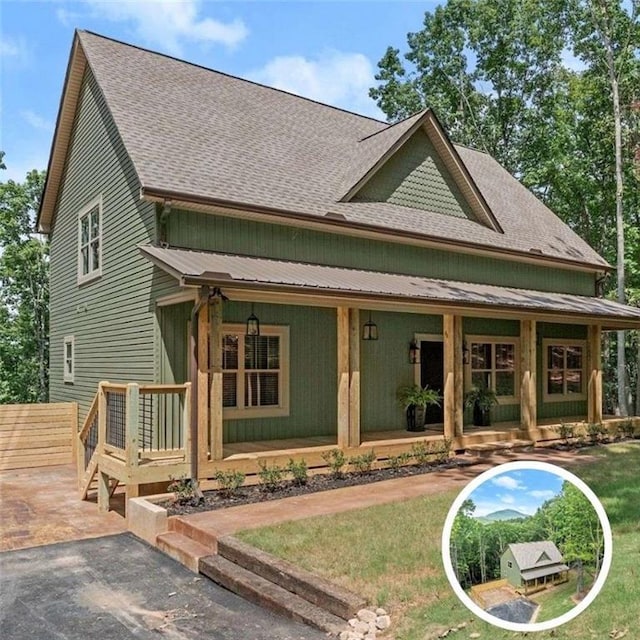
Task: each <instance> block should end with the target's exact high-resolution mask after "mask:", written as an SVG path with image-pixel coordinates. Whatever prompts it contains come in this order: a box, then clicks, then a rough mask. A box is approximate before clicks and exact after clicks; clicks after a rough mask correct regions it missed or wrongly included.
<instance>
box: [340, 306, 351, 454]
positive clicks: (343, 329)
mask: <svg viewBox="0 0 640 640" xmlns="http://www.w3.org/2000/svg"><path fill="white" fill-rule="evenodd" d="M337 320H338V358H337V360H338V447H339V448H340V449H346V448H348V447H349V431H350V429H349V399H350V392H349V307H337Z"/></svg>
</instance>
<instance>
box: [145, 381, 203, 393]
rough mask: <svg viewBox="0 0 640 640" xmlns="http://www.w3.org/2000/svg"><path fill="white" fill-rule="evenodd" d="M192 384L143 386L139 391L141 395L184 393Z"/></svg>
mask: <svg viewBox="0 0 640 640" xmlns="http://www.w3.org/2000/svg"><path fill="white" fill-rule="evenodd" d="M190 384H191V383H189V382H185V383H184V384H141V385H140V386H139V389H140V393H184V392H185V391H186V390H187V387H189V386H190Z"/></svg>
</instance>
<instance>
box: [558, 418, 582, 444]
mask: <svg viewBox="0 0 640 640" xmlns="http://www.w3.org/2000/svg"><path fill="white" fill-rule="evenodd" d="M553 430H554V431H555V432H556V433H557V434H558V435H559V436H560V438H561V439H562V440H564V441H565V444H569V440H570V439H571V438H574V437H575V435H576V426H575V425H574V424H565V423H564V422H561V423H560V426H558V427H554V428H553Z"/></svg>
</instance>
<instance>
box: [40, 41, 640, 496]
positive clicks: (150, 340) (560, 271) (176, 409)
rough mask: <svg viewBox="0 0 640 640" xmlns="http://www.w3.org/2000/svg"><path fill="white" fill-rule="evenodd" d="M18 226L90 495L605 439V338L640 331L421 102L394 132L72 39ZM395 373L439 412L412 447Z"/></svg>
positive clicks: (547, 223)
mask: <svg viewBox="0 0 640 640" xmlns="http://www.w3.org/2000/svg"><path fill="white" fill-rule="evenodd" d="M39 229H40V230H41V231H42V232H44V233H47V234H49V236H50V239H51V375H50V380H51V383H50V395H51V399H52V400H53V401H68V400H73V401H77V402H79V405H80V411H81V415H80V420H81V424H83V426H82V429H81V432H80V434H79V446H78V451H79V461H78V464H79V468H80V469H81V472H80V481H81V483H82V486H83V487H84V489H83V491H86V488H87V487H88V483H89V482H90V481H91V478H92V477H93V475H94V474H96V473H98V475H99V478H100V491H101V493H100V495H101V496H102V498H101V500H102V502H101V504H103V505H104V504H105V500H106V499H107V498H108V487H109V481H110V479H116V480H118V481H120V482H124V483H125V484H127V487H128V494H129V495H130V496H131V495H135V493H136V491H137V487H138V485H140V484H145V483H151V482H155V481H159V480H165V479H166V478H167V477H168V476H169V475H173V477H179V476H180V475H189V474H190V475H191V476H192V477H194V478H198V479H200V480H201V481H202V483H203V484H205V485H206V483H207V482H208V481H209V479H211V478H212V477H213V476H214V474H215V472H216V471H218V470H224V469H238V470H242V471H245V472H247V473H254V472H255V471H256V470H257V465H258V463H259V462H268V463H279V462H282V461H284V462H286V461H287V460H288V459H289V458H290V457H294V458H295V457H304V458H305V460H306V461H307V463H308V464H309V466H311V467H313V466H322V465H323V464H324V462H323V458H322V455H323V454H324V453H326V452H327V451H328V450H330V449H332V448H335V447H339V448H341V449H343V450H344V451H345V452H347V454H348V455H357V454H358V453H361V452H362V451H363V450H364V449H365V448H366V450H369V449H371V448H374V449H375V451H376V452H377V453H378V455H379V456H380V457H381V458H385V457H386V456H388V455H392V454H397V453H400V452H402V451H406V450H408V449H409V448H410V447H411V446H412V445H413V444H415V443H417V442H424V441H429V440H433V441H437V442H441V441H445V439H446V441H447V442H452V443H453V446H454V447H455V448H457V449H464V448H465V447H467V446H470V445H471V444H473V443H478V442H485V441H490V442H492V441H496V440H512V439H520V440H522V439H524V440H527V441H530V440H537V439H540V438H543V437H549V435H550V434H553V432H552V431H551V429H552V427H553V425H554V424H556V425H557V424H559V423H560V422H561V421H568V420H585V421H589V422H605V423H606V424H613V418H611V417H608V416H603V415H602V369H601V356H600V344H601V336H602V332H603V331H610V330H615V329H624V328H639V327H640V309H638V308H634V307H629V306H625V305H621V304H618V303H616V302H613V301H610V300H605V299H603V298H602V297H600V296H599V295H598V292H599V283H600V282H601V280H602V278H603V276H604V275H605V274H606V273H607V272H608V271H609V270H610V269H611V268H610V266H609V265H608V264H607V263H606V262H605V261H604V260H603V259H602V258H601V257H600V256H599V255H598V254H597V253H596V252H595V251H594V250H593V249H592V248H591V247H590V246H589V245H588V244H587V243H586V242H584V241H583V240H582V239H581V238H579V237H578V236H577V235H576V234H575V233H574V232H573V231H572V230H571V229H570V228H569V227H568V226H567V225H565V224H564V223H563V222H562V221H561V220H560V219H559V218H558V217H556V216H555V215H554V214H553V213H552V212H551V211H550V210H549V209H548V208H547V207H546V206H545V205H544V204H543V203H542V202H540V201H539V200H538V199H537V198H536V197H535V196H534V195H533V194H532V193H531V192H529V191H528V190H527V189H526V188H524V187H523V186H522V185H521V184H520V183H519V182H518V181H517V180H516V179H515V178H513V177H512V176H511V175H509V173H508V172H507V171H506V170H505V169H503V168H502V167H501V166H500V165H499V164H498V163H497V162H496V161H495V160H494V159H493V158H491V157H490V156H488V155H487V154H485V153H481V152H479V151H475V150H473V149H468V148H465V147H461V146H458V145H455V144H453V143H452V142H451V140H450V139H449V138H448V136H447V133H446V132H445V131H444V130H443V129H442V127H441V125H440V123H439V122H438V119H437V117H436V115H435V114H434V113H433V112H432V111H431V110H428V109H427V110H425V111H422V112H420V113H417V114H415V115H413V116H412V117H410V118H408V119H406V120H404V121H402V122H398V123H396V124H391V125H390V124H388V123H385V122H380V121H378V120H374V119H371V118H367V117H363V116H360V115H357V114H354V113H349V112H347V111H343V110H340V109H336V108H334V107H331V106H328V105H324V104H321V103H318V102H315V101H312V100H308V99H305V98H301V97H298V96H294V95H291V94H289V93H286V92H283V91H279V90H275V89H272V88H268V87H265V86H261V85H259V84H255V83H253V82H249V81H246V80H242V79H240V78H235V77H231V76H229V75H225V74H223V73H219V72H216V71H212V70H210V69H207V68H203V67H200V66H197V65H194V64H190V63H188V62H184V61H181V60H177V59H175V58H171V57H168V56H166V55H161V54H158V53H154V52H151V51H148V50H145V49H141V48H138V47H135V46H131V45H128V44H124V43H121V42H117V41H114V40H111V39H109V38H105V37H102V36H99V35H96V34H93V33H90V32H86V31H78V32H76V34H75V36H74V39H73V45H72V48H71V54H70V59H69V64H68V69H67V75H66V79H65V83H64V89H63V93H62V97H61V102H60V109H59V114H58V119H57V124H56V129H55V134H54V139H53V144H52V149H51V156H50V161H49V166H48V173H47V182H46V186H45V190H44V195H43V198H42V203H41V208H40V211H39ZM412 383H415V384H417V385H419V386H421V387H424V386H429V387H430V388H433V389H436V390H437V391H438V392H439V393H440V394H441V396H442V402H441V405H440V406H439V407H431V408H430V410H429V411H427V415H426V431H424V432H422V433H415V432H411V431H407V424H406V420H405V415H404V410H403V407H402V406H401V405H400V404H399V403H398V401H397V397H396V396H397V391H398V388H400V387H402V386H406V385H409V384H412ZM472 387H486V388H488V389H490V390H492V391H493V392H495V394H496V395H497V397H498V401H499V403H498V405H497V406H495V407H494V408H493V409H492V420H493V426H492V427H491V428H490V429H487V428H486V427H484V428H478V427H476V426H474V425H473V416H472V413H471V411H470V410H468V409H465V407H464V397H465V393H466V392H467V391H468V390H470V389H471V388H472ZM636 420H637V419H636ZM422 427H423V425H422V424H419V425H417V428H422ZM105 496H106V497H105Z"/></svg>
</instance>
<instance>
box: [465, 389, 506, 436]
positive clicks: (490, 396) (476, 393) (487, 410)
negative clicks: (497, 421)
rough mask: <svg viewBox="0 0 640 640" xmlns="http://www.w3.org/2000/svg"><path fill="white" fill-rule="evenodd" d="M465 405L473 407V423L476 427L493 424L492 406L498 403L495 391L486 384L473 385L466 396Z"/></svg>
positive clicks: (469, 407)
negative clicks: (480, 385)
mask: <svg viewBox="0 0 640 640" xmlns="http://www.w3.org/2000/svg"><path fill="white" fill-rule="evenodd" d="M464 404H465V407H467V408H468V409H471V408H473V424H474V426H476V427H488V426H490V425H491V407H493V406H494V405H496V404H498V397H497V396H496V393H495V391H492V390H491V389H488V388H487V387H485V386H482V387H473V389H471V391H469V393H467V395H466V396H465V401H464Z"/></svg>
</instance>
